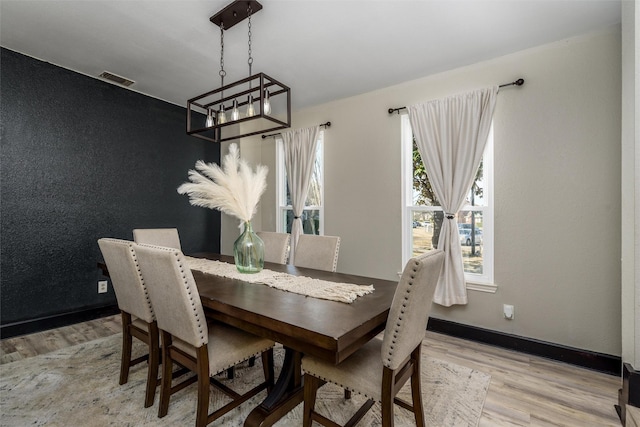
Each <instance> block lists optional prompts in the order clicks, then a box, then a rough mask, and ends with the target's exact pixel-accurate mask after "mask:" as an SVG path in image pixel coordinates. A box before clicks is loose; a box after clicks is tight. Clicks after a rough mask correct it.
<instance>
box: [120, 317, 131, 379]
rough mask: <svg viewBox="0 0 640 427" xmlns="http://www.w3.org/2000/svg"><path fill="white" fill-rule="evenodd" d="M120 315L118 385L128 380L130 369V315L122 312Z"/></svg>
mask: <svg viewBox="0 0 640 427" xmlns="http://www.w3.org/2000/svg"><path fill="white" fill-rule="evenodd" d="M120 313H121V314H122V357H121V359H120V385H122V384H126V382H127V381H128V380H129V368H130V367H131V345H132V336H131V329H130V328H131V315H130V314H129V313H126V312H124V311H121V312H120Z"/></svg>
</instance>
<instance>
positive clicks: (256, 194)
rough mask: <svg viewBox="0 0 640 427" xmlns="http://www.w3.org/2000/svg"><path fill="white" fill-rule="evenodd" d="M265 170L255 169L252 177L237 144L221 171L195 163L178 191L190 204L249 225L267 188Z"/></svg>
mask: <svg viewBox="0 0 640 427" xmlns="http://www.w3.org/2000/svg"><path fill="white" fill-rule="evenodd" d="M268 171H269V169H268V168H267V167H266V166H263V165H258V166H257V167H256V171H255V173H254V172H253V171H252V170H251V167H250V166H249V165H248V164H247V162H246V161H245V160H242V159H241V158H240V152H239V150H238V146H237V145H236V144H231V145H230V146H229V153H228V154H227V155H226V156H224V158H223V159H222V168H221V167H220V166H218V165H217V164H215V163H205V162H203V161H202V160H198V161H197V162H196V170H193V169H192V170H190V171H189V180H190V181H191V182H185V183H184V184H182V185H181V186H180V187H178V193H180V194H188V195H189V203H191V204H192V205H193V206H200V207H203V208H209V209H218V210H220V211H221V212H223V213H225V214H227V215H231V216H235V217H236V218H238V219H239V220H240V221H242V222H241V224H242V223H243V222H248V221H251V218H253V216H254V215H255V213H256V209H257V207H258V202H259V201H260V197H261V196H262V193H264V190H265V189H266V188H267V172H268Z"/></svg>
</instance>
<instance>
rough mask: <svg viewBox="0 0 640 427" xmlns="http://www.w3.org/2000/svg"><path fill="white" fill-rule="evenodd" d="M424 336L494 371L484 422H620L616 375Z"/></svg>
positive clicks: (1, 350)
mask: <svg viewBox="0 0 640 427" xmlns="http://www.w3.org/2000/svg"><path fill="white" fill-rule="evenodd" d="M120 328H121V323H120V317H119V316H111V317H105V318H103V319H98V320H92V321H89V322H85V323H79V324H76V325H72V326H67V327H64V328H59V329H53V330H50V331H45V332H39V333H35V334H31V335H26V336H22V337H15V338H8V339H4V340H2V341H0V364H4V363H8V362H12V361H15V360H21V359H25V358H28V357H32V356H35V355H38V354H43V353H48V352H51V351H54V350H57V349H59V348H63V347H67V346H71V345H75V344H79V343H81V342H85V341H90V340H94V339H97V338H100V337H106V336H109V335H113V334H115V333H118V332H120ZM425 342H426V343H427V344H428V346H426V347H423V348H424V349H426V351H427V353H428V354H429V355H430V356H433V357H435V358H439V359H443V360H448V361H450V362H453V363H457V364H459V365H463V366H468V367H470V368H473V369H477V370H479V371H482V372H486V373H489V374H491V385H490V387H489V392H488V394H487V399H486V402H485V405H484V410H483V413H482V418H481V420H480V426H481V427H488V426H491V427H494V426H563V427H571V426H576V427H586V426H594V427H595V426H620V425H621V424H620V420H619V419H618V416H617V415H616V412H615V409H614V406H613V405H614V404H616V403H617V396H618V389H619V388H620V386H621V381H620V379H619V378H617V377H613V376H610V375H606V374H601V373H598V372H593V371H590V370H587V369H582V368H578V367H575V366H572V365H568V364H564V363H560V362H555V361H550V360H546V359H543V358H539V357H535V356H529V355H526V354H522V353H518V352H513V351H509V350H503V349H500V348H496V347H491V346H487V345H483V344H478V343H474V342H471V341H466V340H462V339H458V338H453V337H449V336H446V335H442V334H437V333H433V332H427V334H426V337H425ZM0 371H1V370H0ZM435 427H438V426H435Z"/></svg>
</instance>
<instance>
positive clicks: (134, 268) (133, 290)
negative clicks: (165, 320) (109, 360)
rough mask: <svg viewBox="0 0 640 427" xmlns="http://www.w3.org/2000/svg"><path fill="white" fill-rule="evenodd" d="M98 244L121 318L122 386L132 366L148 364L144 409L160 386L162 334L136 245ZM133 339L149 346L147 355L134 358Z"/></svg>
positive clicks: (103, 241)
mask: <svg viewBox="0 0 640 427" xmlns="http://www.w3.org/2000/svg"><path fill="white" fill-rule="evenodd" d="M98 245H99V246H100V250H101V251H102V256H103V257H104V261H105V263H106V264H107V269H108V270H109V276H110V277H111V283H112V285H113V289H114V291H115V294H116V299H117V301H118V307H119V308H120V313H121V315H122V360H121V362H120V384H121V385H122V384H125V383H126V382H127V381H128V378H129V369H130V368H131V366H133V365H137V364H138V363H141V362H144V361H148V367H147V389H146V394H145V399H144V407H145V408H148V407H149V406H151V405H153V400H154V397H155V393H156V387H157V385H158V364H159V357H160V351H159V342H160V338H159V332H158V324H157V322H156V318H155V315H154V312H153V307H152V305H151V300H150V299H149V294H148V292H147V287H146V285H145V283H144V280H143V278H142V276H141V274H140V270H139V269H138V261H137V259H136V255H135V252H134V249H133V245H134V243H133V242H129V241H126V240H119V239H108V238H104V239H100V240H98ZM133 337H136V338H137V339H139V340H140V341H142V342H144V343H145V344H147V347H148V354H146V355H145V356H142V357H138V358H136V359H133V360H132V359H131V346H132V344H133Z"/></svg>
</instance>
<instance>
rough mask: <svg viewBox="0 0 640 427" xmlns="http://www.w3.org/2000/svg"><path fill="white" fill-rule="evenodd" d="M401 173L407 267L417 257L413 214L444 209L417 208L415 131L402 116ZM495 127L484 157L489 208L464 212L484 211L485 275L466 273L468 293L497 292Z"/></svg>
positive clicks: (478, 208) (403, 250)
mask: <svg viewBox="0 0 640 427" xmlns="http://www.w3.org/2000/svg"><path fill="white" fill-rule="evenodd" d="M401 139H402V142H401V147H402V154H401V159H402V163H401V173H402V196H401V200H402V264H403V265H405V264H406V263H407V261H409V259H411V257H412V254H413V212H435V211H442V208H441V207H440V206H419V205H413V131H412V129H411V123H410V122H409V116H408V115H407V114H401ZM493 139H494V138H493V125H492V126H491V130H490V132H489V136H488V141H487V145H486V147H485V151H484V154H483V162H484V165H483V168H484V170H483V180H484V181H485V185H486V189H487V190H488V191H485V193H486V194H483V198H484V200H485V206H470V205H464V206H463V207H462V208H461V209H460V211H469V210H474V211H480V212H482V221H483V227H482V228H483V229H482V264H483V265H482V274H475V273H467V272H465V273H464V276H465V281H466V283H467V289H468V290H477V291H482V292H489V293H495V292H496V290H497V286H496V285H495V283H494V238H493V237H494V230H495V227H494V181H493V178H494V177H493V173H494V155H493V145H494V141H493Z"/></svg>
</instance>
